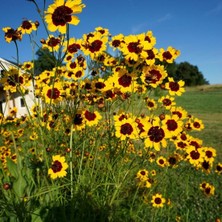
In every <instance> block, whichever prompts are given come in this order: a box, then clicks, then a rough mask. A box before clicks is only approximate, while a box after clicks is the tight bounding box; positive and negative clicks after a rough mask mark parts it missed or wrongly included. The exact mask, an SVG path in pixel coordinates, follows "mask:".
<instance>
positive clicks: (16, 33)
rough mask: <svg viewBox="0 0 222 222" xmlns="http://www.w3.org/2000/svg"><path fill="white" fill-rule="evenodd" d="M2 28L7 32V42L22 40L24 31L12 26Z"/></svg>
mask: <svg viewBox="0 0 222 222" xmlns="http://www.w3.org/2000/svg"><path fill="white" fill-rule="evenodd" d="M2 30H3V32H4V33H5V41H6V42H8V43H10V42H12V41H17V40H19V41H21V40H22V32H21V31H20V30H18V29H13V28H11V27H4V28H2Z"/></svg>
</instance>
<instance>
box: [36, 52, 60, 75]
mask: <svg viewBox="0 0 222 222" xmlns="http://www.w3.org/2000/svg"><path fill="white" fill-rule="evenodd" d="M36 55H37V59H36V60H35V61H34V65H35V74H36V75H38V74H40V73H41V72H43V71H45V70H49V71H50V70H52V69H53V68H54V67H56V65H57V59H56V57H55V56H54V55H53V53H51V52H50V51H49V50H48V49H41V48H40V49H39V50H38V51H37V52H36Z"/></svg>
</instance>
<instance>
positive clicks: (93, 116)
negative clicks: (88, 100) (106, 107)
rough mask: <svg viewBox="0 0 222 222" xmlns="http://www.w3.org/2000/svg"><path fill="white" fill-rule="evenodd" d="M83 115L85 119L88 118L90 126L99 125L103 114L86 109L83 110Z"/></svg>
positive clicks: (87, 123) (87, 121) (87, 122)
mask: <svg viewBox="0 0 222 222" xmlns="http://www.w3.org/2000/svg"><path fill="white" fill-rule="evenodd" d="M83 115H84V119H85V120H86V125H88V126H94V125H97V124H98V122H99V121H100V120H101V119H102V116H101V115H100V113H99V112H97V111H93V112H90V111H88V110H86V111H84V112H83Z"/></svg>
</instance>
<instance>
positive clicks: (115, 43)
mask: <svg viewBox="0 0 222 222" xmlns="http://www.w3.org/2000/svg"><path fill="white" fill-rule="evenodd" d="M123 42H124V35H123V34H119V35H116V36H113V37H112V38H111V40H110V41H109V45H110V46H111V47H112V48H113V49H114V50H115V49H120V48H121V44H122V43H123Z"/></svg>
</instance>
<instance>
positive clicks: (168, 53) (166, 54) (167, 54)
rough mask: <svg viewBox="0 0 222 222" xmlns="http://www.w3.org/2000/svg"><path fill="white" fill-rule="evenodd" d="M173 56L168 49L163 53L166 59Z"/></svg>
mask: <svg viewBox="0 0 222 222" xmlns="http://www.w3.org/2000/svg"><path fill="white" fill-rule="evenodd" d="M172 57H173V56H172V54H171V53H170V52H169V51H166V52H164V53H163V58H164V59H165V60H168V59H171V58H172Z"/></svg>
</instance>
